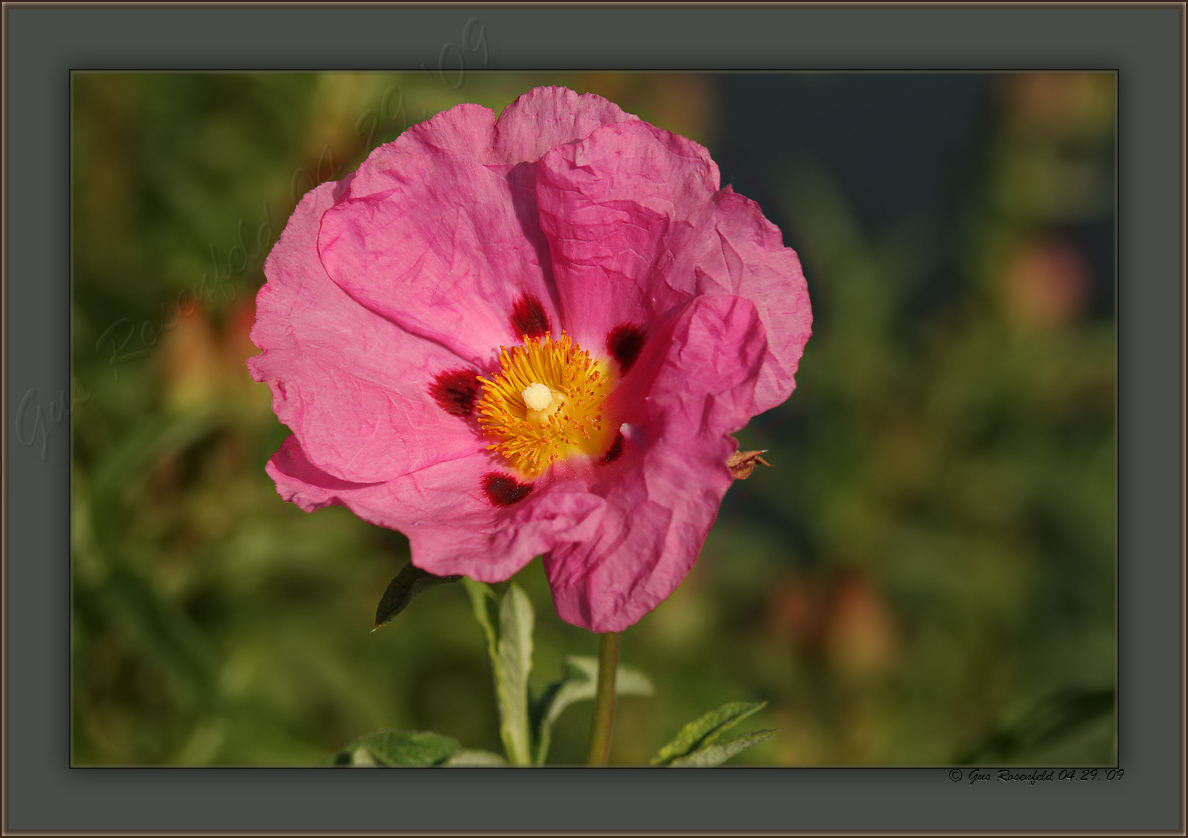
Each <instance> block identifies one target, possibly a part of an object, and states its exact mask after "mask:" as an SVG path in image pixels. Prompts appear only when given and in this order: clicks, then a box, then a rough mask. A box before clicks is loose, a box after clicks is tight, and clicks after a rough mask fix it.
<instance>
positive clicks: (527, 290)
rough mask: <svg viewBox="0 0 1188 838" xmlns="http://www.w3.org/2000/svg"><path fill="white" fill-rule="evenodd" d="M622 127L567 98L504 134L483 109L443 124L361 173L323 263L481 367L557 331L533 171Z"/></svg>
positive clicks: (506, 119)
mask: <svg viewBox="0 0 1188 838" xmlns="http://www.w3.org/2000/svg"><path fill="white" fill-rule="evenodd" d="M626 118H628V117H627V115H626V114H624V113H623V112H622V111H621V110H620V109H619V108H618V107H616V106H614V105H612V104H611V103H610V102H607V101H606V100H605V99H601V98H600V97H597V96H578V95H577V94H575V93H573V92H572V91H568V90H563V89H561V88H543V89H539V90H535V91H533V92H532V93H531V94H528V95H527V96H524V97H521V98H520V99H519V100H517V101H516V102H515V103H514V104H513V105H512V106H509V108H508V109H507V111H506V112H505V114H504V115H503V117H501V118H500V120H499V122H498V123H497V122H496V120H495V115H494V113H492V112H491V111H490V110H489V109H487V108H483V107H480V106H478V105H460V106H458V107H456V108H452V109H451V110H449V111H446V112H445V113H442V114H438V115H437V116H435V117H434V118H433V119H430V120H428V121H427V122H424V123H421V124H420V125H417V126H414V127H412V128H410V129H409V130H408V131H406V132H405V133H404V134H402V135H401V136H400V137H399V138H398V139H397V140H396V141H395V142H392V143H389V144H388V145H384V146H380V147H379V148H378V149H376V150H375V151H374V152H373V153H372V154H371V156H370V157H369V158H368V159H367V160H366V161H365V162H364V163H363V165H362V166H360V167H359V171H358V174H357V175H356V177H355V179H354V180H353V181H352V183H351V186H350V191H349V194H348V195H347V196H346V197H345V198H344V200H342V201H341V202H340V203H339V204H338V205H336V206H335V207H333V208H332V209H331V210H329V211H328V212H327V213H326V216H325V219H324V221H323V223H322V231H321V237H320V239H319V245H318V252H319V254H320V256H321V259H322V262H323V263H324V264H325V266H326V270H327V272H328V273H329V275H330V276H331V277H332V278H333V279H334V281H335V282H336V283H338V285H339V286H340V287H342V288H343V289H344V290H345V291H346V292H347V293H349V294H350V295H351V296H352V297H354V298H355V299H357V300H359V301H360V302H361V303H363V304H364V305H366V306H367V307H368V308H370V309H372V310H374V311H376V312H379V313H380V314H383V315H384V316H385V317H387V318H389V319H391V320H393V321H394V322H396V323H399V324H401V325H402V326H404V327H405V328H407V329H409V330H410V331H412V332H415V333H417V334H420V335H424V336H426V337H429V338H431V339H433V340H436V341H439V342H441V343H442V344H443V345H445V346H449V347H450V348H451V349H453V350H454V351H455V352H457V353H458V354H459V355H461V356H463V357H465V358H467V359H469V360H470V361H471V362H472V363H475V364H479V365H485V364H489V363H491V362H492V361H493V360H494V358H495V355H496V351H495V350H496V348H497V347H498V346H500V345H506V344H511V343H515V342H518V341H519V340H520V338H521V337H522V336H523V335H524V334H533V335H536V334H541V333H543V332H545V331H549V330H552V329H556V331H558V332H559V331H560V324H559V323H558V317H557V306H556V299H555V293H554V285H553V282H552V273H551V267H550V255H549V252H548V245H547V243H546V242H545V239H544V236H543V234H542V233H541V231H540V226H539V221H538V218H537V211H536V197H535V161H536V159H537V157H539V155H540V153H541V150H542V149H543V148H545V147H549V148H551V147H552V146H553V145H555V144H556V143H560V142H569V141H570V140H572V139H576V138H577V137H580V136H585V135H586V134H588V133H589V131H591V130H593V129H594V128H596V127H598V126H600V125H602V124H604V123H606V122H608V121H611V120H621V119H626ZM533 127H535V133H534V134H533ZM542 319H543V321H544V322H543V324H542V323H541V320H542ZM541 325H543V327H544V328H538V326H541Z"/></svg>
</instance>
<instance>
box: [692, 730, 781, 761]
mask: <svg viewBox="0 0 1188 838" xmlns="http://www.w3.org/2000/svg"><path fill="white" fill-rule="evenodd" d="M773 736H775V731H774V730H757V731H755V732H754V733H745V734H743V735H742V736H739V737H738V738H737V739H731V740H729V741H728V742H719V743H717V744H715V745H707V746H706V747H704V748H701V749H699V750H696V751H694V752H693V753H691V754H689V755H688V756H684V757H680V758H679V759H674V760H673V761H672V762H670V763H669V765H673V766H678V765H679V766H698V767H705V766H709V765H721V764H722V763H723V762H725V761H726V760H728V759H730V758H731V757H732V756H734V755H735V754H740V753H742V752H743V751H745V750H746V749H747V748H750V747H752V746H754V745H758V744H759V743H760V742H764V741H766V740H768V739H770V738H771V737H773Z"/></svg>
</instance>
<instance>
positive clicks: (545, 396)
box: [521, 379, 553, 412]
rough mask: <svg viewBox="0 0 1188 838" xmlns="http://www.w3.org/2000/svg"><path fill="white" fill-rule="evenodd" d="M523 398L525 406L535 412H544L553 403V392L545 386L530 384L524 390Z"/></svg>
mask: <svg viewBox="0 0 1188 838" xmlns="http://www.w3.org/2000/svg"><path fill="white" fill-rule="evenodd" d="M521 380H522V379H521ZM523 396H524V406H525V407H527V408H528V409H529V410H531V411H534V412H535V411H538V410H544V409H545V408H546V407H548V406H549V405H550V404H552V403H553V391H552V390H550V389H549V388H548V387H547V386H545V385H544V384H536V383H533V384H529V385H528V386H527V387H525V388H524V392H523Z"/></svg>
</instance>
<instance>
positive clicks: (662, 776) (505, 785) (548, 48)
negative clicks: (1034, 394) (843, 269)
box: [3, 3, 1185, 834]
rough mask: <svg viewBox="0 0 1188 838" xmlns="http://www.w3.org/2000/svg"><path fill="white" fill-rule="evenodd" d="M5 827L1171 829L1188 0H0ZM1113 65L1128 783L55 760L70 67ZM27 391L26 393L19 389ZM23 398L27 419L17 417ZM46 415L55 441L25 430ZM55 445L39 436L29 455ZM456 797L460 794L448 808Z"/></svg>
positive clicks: (64, 528) (63, 697)
mask: <svg viewBox="0 0 1188 838" xmlns="http://www.w3.org/2000/svg"><path fill="white" fill-rule="evenodd" d="M3 14H4V33H5V44H4V48H5V53H6V59H5V62H6V63H5V103H4V105H5V109H4V117H5V158H4V166H5V172H4V174H5V178H4V180H5V196H4V197H5V213H4V217H5V219H6V227H5V230H4V235H5V242H4V244H5V255H6V261H5V266H4V267H5V286H4V287H5V295H6V305H5V312H6V329H7V340H6V347H5V350H6V353H7V355H6V365H5V368H6V374H7V381H6V387H5V392H4V396H5V400H6V401H5V433H6V437H5V440H4V443H5V444H4V450H5V454H6V456H7V466H8V471H7V473H6V481H7V485H6V486H5V492H4V497H5V501H6V508H5V515H6V518H5V524H6V532H5V537H6V539H5V549H6V561H5V568H4V570H5V586H4V589H5V603H4V611H5V653H6V657H5V684H4V687H5V705H4V709H5V718H4V723H5V724H4V728H5V730H4V732H5V734H6V735H5V745H4V748H5V750H4V767H5V771H4V824H3V827H4V830H5V831H6V832H7V833H11V834H16V833H21V832H29V831H34V830H37V831H43V830H44V831H52V832H57V833H62V832H76V831H88V832H89V831H97V830H112V831H116V832H118V833H122V834H127V833H131V832H133V831H149V832H152V833H157V834H160V833H163V832H166V831H181V830H185V831H190V832H195V831H197V832H206V831H214V830H233V831H236V832H243V831H247V830H267V831H278V832H283V833H288V834H291V833H295V832H300V831H311V830H314V831H327V832H333V833H334V834H343V833H345V832H352V831H360V830H380V831H385V832H388V831H396V830H413V831H426V830H451V831H462V830H512V831H515V832H520V833H522V832H525V831H532V830H542V831H548V832H556V831H559V830H627V829H630V830H633V831H638V830H669V831H679V832H693V831H704V830H720V831H728V832H730V833H733V834H737V833H739V832H741V831H758V830H776V831H794V830H796V831H801V830H803V831H814V832H815V831H820V830H846V831H867V830H910V831H912V832H922V831H929V830H941V831H944V832H954V831H958V830H979V831H1004V830H1012V829H1025V830H1028V831H1037V830H1068V831H1075V832H1085V831H1099V830H1109V831H1120V832H1126V833H1129V834H1134V833H1135V832H1136V831H1140V830H1142V831H1147V830H1175V831H1180V832H1181V834H1182V830H1183V828H1184V819H1183V789H1184V776H1183V767H1184V762H1183V742H1184V739H1183V736H1184V731H1183V728H1182V722H1183V710H1184V703H1183V702H1184V699H1183V689H1182V688H1183V677H1184V676H1183V672H1184V670H1183V665H1182V664H1183V648H1182V640H1183V611H1182V604H1183V592H1184V587H1183V577H1182V575H1181V560H1182V557H1183V541H1182V533H1183V530H1182V526H1183V524H1182V521H1181V514H1182V508H1183V492H1182V462H1183V460H1182V458H1183V449H1182V439H1183V437H1182V431H1183V425H1182V421H1183V415H1182V399H1183V389H1182V384H1183V380H1182V368H1181V365H1180V364H1181V362H1180V357H1181V350H1182V332H1181V321H1182V315H1183V287H1184V286H1183V239H1182V234H1183V225H1184V216H1183V206H1184V204H1183V184H1184V170H1183V161H1184V156H1183V154H1184V138H1183V133H1182V131H1183V125H1184V122H1183V120H1184V110H1183V91H1182V88H1181V86H1180V83H1181V82H1180V79H1181V73H1182V71H1183V60H1184V59H1183V56H1184V52H1183V44H1184V21H1185V7H1184V4H1183V3H1166V4H1152V5H1145V6H1144V5H1140V4H1137V3H1135V4H1117V5H1103V4H1093V5H1091V4H1085V5H1073V4H1061V5H1059V6H1055V7H1053V6H1049V7H1041V6H1038V5H1035V6H1029V5H1026V4H1021V5H1002V6H997V7H986V6H978V5H965V6H961V5H954V6H940V5H934V6H927V7H920V6H915V7H910V6H889V5H884V4H880V5H878V6H877V7H872V6H766V7H742V6H741V5H739V6H733V7H731V8H729V9H727V8H722V7H707V6H698V7H682V8H676V7H667V8H656V7H644V6H636V7H622V6H614V7H611V6H605V7H600V8H588V7H583V6H537V7H535V8H524V7H503V6H494V5H491V6H476V7H471V8H468V7H461V6H436V7H434V6H427V7H426V6H421V7H417V6H367V7H359V6H347V5H346V4H343V5H341V6H337V7H335V8H326V7H319V6H310V5H304V6H270V7H260V6H246V5H245V6H235V5H210V6H206V7H204V8H195V7H192V6H186V5H172V6H169V5H162V6H153V5H137V6H132V7H129V6H124V7H117V6H108V7H100V6H97V5H88V6H86V7H69V6H35V5H29V4H26V5H21V4H7V5H5V7H4V10H3ZM473 17H478V18H480V19H481V21H482V22H483V24H484V25H485V26H486V33H487V37H488V42H489V45H490V53H489V55H490V68H491V69H507V70H530V69H540V70H558V69H569V70H577V69H628V70H645V69H670V70H693V69H705V70H788V69H814V70H853V69H869V70H988V69H1026V70H1042V69H1070V70H1090V69H1093V70H1117V71H1118V73H1119V102H1120V131H1119V137H1120V143H1119V149H1120V152H1119V153H1120V185H1119V208H1120V210H1119V218H1120V223H1119V248H1118V254H1119V262H1118V270H1119V274H1118V275H1119V283H1118V288H1119V305H1118V325H1119V388H1118V394H1119V409H1118V415H1119V473H1118V481H1119V556H1120V560H1119V566H1120V570H1119V614H1120V629H1119V660H1120V664H1119V681H1120V700H1119V709H1120V717H1119V718H1120V720H1119V730H1120V743H1119V752H1120V760H1119V765H1120V766H1121V767H1122V768H1124V769H1125V778H1124V780H1123V781H1119V782H1111V783H1106V782H1095V783H1091V782H1086V783H1052V784H1042V785H1035V786H1031V785H1028V784H1025V783H982V784H978V785H977V786H974V785H970V784H968V783H966V782H953V781H952V780H950V778H949V771H948V770H947V769H944V768H929V769H891V768H879V769H804V768H771V769H727V768H722V769H707V770H704V771H700V772H689V771H662V770H647V769H631V768H626V769H614V770H597V769H580V768H575V769H562V770H558V769H522V770H511V771H490V770H486V771H484V770H482V769H452V770H444V771H442V770H433V769H425V770H420V769H413V770H405V771H401V772H400V773H399V774H392V773H390V772H387V771H370V772H355V771H336V770H333V769H256V768H243V769H217V768H212V769H182V768H176V769H154V768H143V769H140V768H136V769H114V768H113V769H104V768H88V769H70V768H68V767H67V766H68V758H69V757H68V754H69V742H68V730H69V706H68V679H69V655H68V648H69V584H68V579H69V527H70V516H69V476H70V472H69V443H68V439H69V433H68V428H69V398H70V393H71V390H70V357H69V276H70V262H69V234H68V228H69V224H68V222H69V216H68V202H69V182H68V163H69V155H68V136H69V134H68V131H69V108H68V93H69V71H70V70H74V69H78V70H104V69H106V70H135V69H175V70H197V69H216V68H219V69H243V70H250V69H256V70H263V69H275V70H296V69H344V70H346V69H355V70H365V69H372V70H381V69H399V68H409V69H415V68H418V67H420V66H421V65H425V66H426V67H428V68H438V67H439V61H441V58H442V55H443V54H444V50H446V45H447V44H458V43H459V42H460V39H461V38H462V36H463V31H464V28H465V26H466V24H467V21H468V20H470V19H471V18H473ZM30 393H32V394H33V395H32V396H29V394H30ZM23 403H25V408H24V411H25V412H23V413H21V415H22V417H24V418H25V427H23V428H22V427H21V426H19V425H18V423H17V416H18V412H19V411H20V410H21V405H22V404H23ZM37 407H44V416H45V422H44V426H43V428H44V430H43V431H42V432H41V433H40V435H38V436H36V439H33V437H31V436H30V427H32V426H31V424H30V423H31V421H32V420H30V419H29V418H28V417H29V416H30V415H33V413H31V412H30V411H35V409H36V408H37ZM43 446H44V448H43ZM461 800H464V801H465V805H459V801H461Z"/></svg>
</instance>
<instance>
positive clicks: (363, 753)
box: [324, 730, 462, 765]
mask: <svg viewBox="0 0 1188 838" xmlns="http://www.w3.org/2000/svg"><path fill="white" fill-rule="evenodd" d="M460 750H462V746H461V745H459V744H458V742H457V741H456V740H454V739H451V738H450V737H448V736H442V735H441V734H440V733H432V732H430V731H411V730H377V731H375V732H374V733H368V734H365V735H363V736H360V737H359V738H358V739H356V740H354V741H353V742H351V743H350V744H348V745H347V746H346V747H345V748H343V749H342V750H340V751H338V752H337V753H335V754H333V755H332V756H330V757H329V758H327V759H326V760H324V763H326V764H330V765H441V764H443V763H445V762H446V761H447V760H449V759H450V758H451V757H452V756H454V754H456V753H458V752H459V751H460Z"/></svg>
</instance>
